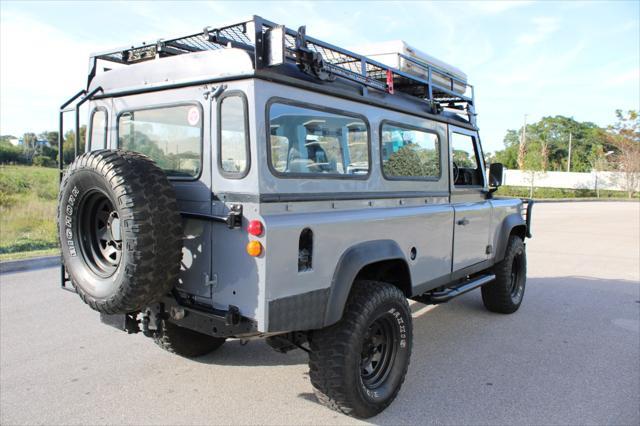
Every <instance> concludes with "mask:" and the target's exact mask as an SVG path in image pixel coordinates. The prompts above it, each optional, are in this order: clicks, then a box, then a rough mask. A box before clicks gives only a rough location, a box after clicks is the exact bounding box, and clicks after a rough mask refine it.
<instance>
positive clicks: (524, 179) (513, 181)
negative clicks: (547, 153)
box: [502, 170, 640, 191]
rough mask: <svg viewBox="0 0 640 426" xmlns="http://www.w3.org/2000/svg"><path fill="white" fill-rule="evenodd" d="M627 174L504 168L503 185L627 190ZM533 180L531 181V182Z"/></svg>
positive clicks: (638, 181) (639, 181) (638, 186)
mask: <svg viewBox="0 0 640 426" xmlns="http://www.w3.org/2000/svg"><path fill="white" fill-rule="evenodd" d="M626 179H627V176H626V175H625V173H621V172H591V173H575V172H530V171H526V170H525V171H521V170H505V171H504V176H503V181H502V184H503V185H510V186H532V183H533V186H534V187H537V188H565V189H594V190H598V189H611V190H618V191H626V190H627V184H626V182H627V180H626ZM532 180H533V182H532ZM634 181H635V191H640V176H636V178H635V180H634Z"/></svg>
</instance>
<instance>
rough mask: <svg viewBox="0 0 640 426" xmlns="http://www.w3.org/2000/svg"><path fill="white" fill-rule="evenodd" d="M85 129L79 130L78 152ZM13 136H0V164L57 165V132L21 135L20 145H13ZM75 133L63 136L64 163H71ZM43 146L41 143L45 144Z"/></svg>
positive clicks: (82, 147) (82, 141)
mask: <svg viewBox="0 0 640 426" xmlns="http://www.w3.org/2000/svg"><path fill="white" fill-rule="evenodd" d="M86 133H87V128H86V126H82V127H81V128H80V151H81V152H82V151H83V150H84V143H85V140H86ZM13 139H18V138H17V137H15V136H13V135H2V136H0V164H23V165H34V166H44V167H56V166H57V164H58V132H56V131H44V132H41V133H39V134H36V133H32V132H28V133H25V134H24V135H22V143H21V144H20V145H13V144H12V143H11V140H13ZM74 140H75V131H73V130H69V131H67V132H66V133H65V134H64V140H63V143H62V152H63V154H62V155H63V158H64V163H65V164H68V163H70V162H71V161H73V157H74ZM45 141H46V144H43V143H41V142H45Z"/></svg>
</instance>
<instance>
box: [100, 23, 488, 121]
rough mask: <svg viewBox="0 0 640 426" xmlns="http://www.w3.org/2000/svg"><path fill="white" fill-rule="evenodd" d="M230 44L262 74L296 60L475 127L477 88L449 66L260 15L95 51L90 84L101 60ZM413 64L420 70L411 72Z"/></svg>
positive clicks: (128, 60)
mask: <svg viewBox="0 0 640 426" xmlns="http://www.w3.org/2000/svg"><path fill="white" fill-rule="evenodd" d="M228 47H233V48H239V49H243V50H245V51H247V52H249V53H250V54H251V56H252V58H253V62H254V67H255V71H256V74H258V73H260V71H261V70H265V69H267V68H274V67H275V66H277V65H281V64H284V63H295V64H297V65H298V67H299V68H300V69H301V70H303V71H305V72H306V73H308V74H311V75H313V76H314V77H315V78H318V79H320V80H324V81H332V80H335V79H338V78H342V79H347V80H350V81H352V82H355V83H357V84H359V85H361V87H362V93H363V95H366V94H367V90H368V89H374V90H380V91H384V92H387V93H389V94H404V95H410V96H413V97H417V98H419V99H421V100H423V101H424V102H425V103H426V104H427V106H428V108H429V110H430V112H432V113H440V112H442V111H443V110H448V111H450V112H453V113H456V114H458V115H461V116H462V117H463V118H465V119H466V120H468V121H469V122H470V123H472V124H474V125H475V115H476V113H475V108H474V93H473V92H474V90H473V86H472V85H470V84H468V83H467V81H466V80H462V79H461V78H460V77H459V76H457V75H454V74H453V73H452V72H450V71H449V70H447V69H444V68H440V67H437V66H435V65H433V64H429V63H426V62H423V61H420V60H419V59H418V58H416V57H415V56H409V55H405V54H403V53H402V52H397V55H398V61H394V62H397V63H399V64H400V63H402V64H410V65H411V67H401V68H402V70H401V69H399V68H394V67H392V66H389V65H385V64H383V63H381V62H378V61H375V60H373V59H371V58H369V57H367V56H364V55H360V54H357V53H354V52H351V51H349V50H346V49H343V48H340V47H337V46H334V45H331V44H329V43H326V42H323V41H321V40H318V39H315V38H313V37H310V36H307V35H306V33H305V27H304V26H302V27H300V28H299V29H298V30H297V31H294V30H292V29H289V28H286V27H285V26H282V25H278V24H276V23H274V22H271V21H268V20H266V19H263V18H261V17H259V16H253V17H252V18H251V19H248V20H245V21H242V22H239V23H236V24H232V25H227V26H222V27H218V28H210V27H207V28H204V30H203V31H201V32H198V33H194V34H191V35H186V36H182V37H177V38H171V39H166V40H165V39H161V40H158V41H157V42H153V43H142V44H139V45H134V46H130V47H127V48H122V49H117V50H112V51H107V52H102V53H98V54H94V55H92V56H91V63H90V73H89V82H91V80H92V79H93V77H94V76H95V74H96V71H97V61H99V60H102V61H109V62H112V63H113V62H115V63H118V64H125V65H128V64H135V63H139V62H143V61H150V60H154V59H157V58H162V57H166V56H175V55H181V54H188V53H193V52H202V51H208V50H217V49H224V48H228ZM385 62H387V63H389V62H388V61H385ZM408 68H411V69H412V70H414V72H407V70H408ZM461 87H462V88H463V90H461V89H460V88H461Z"/></svg>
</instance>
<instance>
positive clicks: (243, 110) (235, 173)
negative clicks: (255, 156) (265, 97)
mask: <svg viewBox="0 0 640 426" xmlns="http://www.w3.org/2000/svg"><path fill="white" fill-rule="evenodd" d="M247 127H248V122H247V101H246V98H245V97H244V95H241V94H239V93H238V94H232V93H230V94H229V95H226V96H224V97H223V98H221V99H220V103H219V104H218V141H219V142H218V144H219V145H218V158H219V163H218V165H219V167H220V171H221V172H222V174H223V175H224V176H226V177H230V178H234V177H235V178H241V177H244V176H246V174H247V172H248V171H249V129H248V128H247Z"/></svg>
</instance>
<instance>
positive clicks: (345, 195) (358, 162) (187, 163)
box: [60, 17, 531, 349]
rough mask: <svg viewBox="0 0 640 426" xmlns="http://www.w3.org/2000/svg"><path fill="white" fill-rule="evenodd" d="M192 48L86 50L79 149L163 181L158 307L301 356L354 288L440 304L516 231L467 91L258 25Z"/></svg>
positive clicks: (125, 321)
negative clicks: (167, 271)
mask: <svg viewBox="0 0 640 426" xmlns="http://www.w3.org/2000/svg"><path fill="white" fill-rule="evenodd" d="M255 28H259V29H258V30H256V29H255ZM242 30H244V32H242ZM251 31H255V32H254V33H252V32H251ZM233 34H240V36H241V37H235V38H234V37H232V35H233ZM243 34H244V35H243ZM189 37H191V38H189ZM189 37H186V38H181V39H175V40H172V41H170V42H158V43H157V44H155V45H153V44H152V45H143V46H138V47H136V48H128V49H122V50H116V51H111V52H107V53H103V54H97V55H95V56H93V57H92V58H91V73H90V76H89V77H90V78H89V83H88V87H87V89H86V91H85V92H84V93H87V94H89V95H85V96H83V97H82V98H81V99H82V101H81V102H84V101H86V102H88V106H89V110H90V120H89V127H88V139H87V151H95V150H101V149H111V150H118V149H121V150H122V149H124V150H140V151H141V152H143V153H145V154H147V155H148V156H149V157H150V158H151V159H153V160H155V161H156V162H157V164H158V165H159V166H160V167H161V168H163V169H164V170H165V171H166V173H167V175H168V177H169V179H170V181H171V183H172V185H173V187H174V188H175V194H176V198H177V201H178V205H179V209H180V211H181V213H182V215H183V219H184V220H183V230H184V243H183V258H182V265H181V270H180V275H179V282H177V283H176V285H175V288H174V291H172V293H171V294H170V295H167V297H165V298H164V299H163V300H162V305H161V308H156V314H157V313H158V311H157V310H158V309H161V310H162V312H163V313H164V315H165V317H166V318H167V319H168V320H169V321H171V322H173V323H175V324H177V325H179V326H181V327H184V328H187V329H191V330H195V331H197V332H200V333H203V334H208V335H211V336H218V337H240V338H249V337H252V336H273V335H283V336H286V337H285V339H286V340H287V341H288V342H290V343H292V344H293V345H300V344H302V343H303V342H304V340H305V339H304V338H303V337H300V336H301V335H303V334H305V333H307V332H308V331H309V330H319V329H324V328H326V327H329V326H332V325H334V324H336V323H338V322H339V321H340V320H341V319H342V318H343V314H344V312H345V307H346V305H347V302H348V298H349V295H350V292H351V291H352V286H353V283H354V282H356V281H358V280H377V281H383V282H386V283H390V284H391V285H393V286H395V287H397V288H398V289H400V291H401V292H402V293H403V294H404V296H405V297H407V298H414V299H416V300H420V301H423V302H427V303H440V302H443V301H446V300H448V299H449V298H451V297H453V296H455V295H457V294H461V293H463V292H466V291H468V290H470V289H472V288H476V287H479V286H480V285H482V284H485V283H488V282H491V280H492V279H493V277H494V271H493V269H492V268H493V267H494V265H496V264H498V263H499V262H501V261H502V260H503V258H504V257H505V253H506V251H507V246H508V244H509V238H510V237H511V236H514V235H515V236H518V237H520V238H521V239H523V240H524V238H525V236H528V235H529V222H528V221H529V220H530V217H531V216H530V213H529V214H525V211H524V207H523V201H522V200H520V199H502V198H501V199H498V198H494V197H492V195H491V194H492V188H491V187H490V182H489V180H490V177H489V176H488V173H487V172H486V169H487V165H485V163H484V156H483V154H482V147H481V143H480V137H479V135H478V129H477V127H476V124H475V111H474V108H473V96H466V95H463V94H460V93H458V92H455V91H453V90H449V89H447V88H446V87H442V86H438V85H436V84H433V83H431V82H430V81H429V80H423V79H420V78H417V77H415V78H412V77H411V76H410V75H407V74H405V73H403V72H401V71H399V70H397V69H392V68H389V67H386V66H383V65H381V64H378V63H376V62H374V61H369V60H367V58H364V57H361V56H358V55H356V54H353V53H351V52H347V51H344V50H342V49H340V48H337V47H335V46H331V45H328V44H326V43H323V42H320V41H318V40H315V39H311V38H309V37H306V36H305V35H304V29H303V28H301V29H300V30H298V31H297V32H295V31H292V30H289V29H286V28H284V27H280V26H277V25H276V24H274V23H270V22H268V21H265V20H263V19H262V18H259V17H253V18H251V19H250V20H247V21H245V22H243V23H241V24H238V25H235V26H229V27H223V28H221V29H219V30H215V31H212V30H205V32H204V33H202V34H196V35H193V36H189ZM197 37H200V39H201V43H204V41H208V44H207V46H208V45H211V46H216V48H215V49H213V50H209V48H208V47H202V48H195V47H194V46H198V44H197V43H195V42H190V41H189V40H195V38H197ZM245 38H246V40H245ZM200 39H199V40H200ZM202 40H204V41H202ZM216 43H217V44H216ZM223 46H225V47H224V48H220V47H223ZM281 50H282V51H284V53H282V52H281ZM328 52H334V53H336V54H340V55H343V57H344V56H349V57H352V58H355V59H357V60H358V61H359V62H358V67H360V66H361V65H362V67H361V68H360V71H358V70H356V71H349V70H345V69H344V63H345V62H344V61H340V60H331V58H332V56H330V55H328ZM345 52H346V53H345ZM279 55H280V56H279ZM105 60H107V61H111V63H114V62H116V63H117V62H119V63H120V64H124V65H122V66H120V64H116V65H114V66H113V67H112V66H109V67H110V68H113V69H111V70H108V71H106V72H100V67H101V66H103V64H104V61H105ZM341 67H342V68H343V69H342V70H341ZM425 67H426V70H427V72H429V73H430V72H431V69H430V67H428V66H426V65H425ZM356 68H357V67H356ZM373 68H376V69H379V71H382V73H383V74H382V77H380V75H379V74H380V73H378V75H377V77H375V76H374V73H372V72H371V71H370V69H373ZM362 69H366V70H369V71H368V72H364V73H363V72H361V70H362ZM347 71H349V72H351V74H349V73H348V72H347ZM389 76H391V80H390V79H389ZM374 77H375V78H374ZM385 78H386V80H385ZM425 83H426V84H425ZM454 83H456V84H459V82H458V81H457V80H455V78H454V77H451V84H452V86H451V87H453V84H454ZM465 85H466V86H467V87H468V90H467V91H469V90H472V88H471V87H470V86H469V85H467V84H466V82H465ZM394 86H395V87H394ZM416 87H419V88H422V89H423V90H417V89H416ZM416 91H417V92H419V94H416ZM66 107H67V105H65V108H66ZM78 107H79V105H78ZM65 108H63V109H65ZM136 132H139V133H136ZM61 134H62V132H61ZM140 134H144V135H146V137H147V138H148V139H145V140H144V141H145V143H147V145H144V143H143V142H141V140H142V137H141V136H140ZM136 135H137V136H136ZM136 138H137V139H136ZM154 138H155V139H154ZM134 139H136V140H134ZM149 140H151V143H150V145H153V147H154V148H153V149H154V150H152V149H151V148H149V146H150V145H149ZM176 141H179V143H178V142H176ZM136 144H137V145H136ZM180 144H183V145H180ZM163 145H164V146H163ZM60 146H61V144H60ZM407 146H408V147H409V148H410V149H407V150H405V151H402V150H403V148H406V147H407ZM409 151H411V152H409ZM403 152H404V154H403ZM402 155H406V157H404V158H403V157H402ZM154 156H155V157H154ZM416 158H417V159H418V160H416ZM452 159H453V160H454V161H452ZM416 161H417V162H416ZM456 161H457V162H458V163H460V164H456V165H455V166H454V162H456ZM403 164H404V165H403ZM416 165H417V168H416ZM495 170H496V175H497V176H496V177H495V179H496V182H495V183H496V184H499V181H500V179H501V177H500V176H498V175H500V174H501V173H500V170H499V168H496V169H495ZM255 221H257V222H259V223H260V224H261V225H262V229H258V232H254V234H256V235H252V234H251V233H250V232H248V231H247V227H248V226H249V224H251V223H252V222H255ZM252 226H253V225H252ZM251 241H258V242H259V243H260V246H259V248H260V249H261V252H260V254H258V255H255V256H252V255H249V254H247V251H246V247H247V244H248V243H249V242H251ZM63 274H64V271H63ZM65 277H66V276H65V275H63V285H64V282H65ZM151 315H153V312H151ZM103 320H104V321H105V322H108V323H111V324H116V325H118V326H119V327H120V328H125V329H129V330H130V331H131V330H132V329H135V328H136V327H135V326H134V325H132V322H131V321H132V317H131V315H128V316H127V315H105V314H103ZM151 328H153V326H151ZM134 331H135V330H134ZM284 333H286V334H284ZM282 348H284V346H280V349H282Z"/></svg>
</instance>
